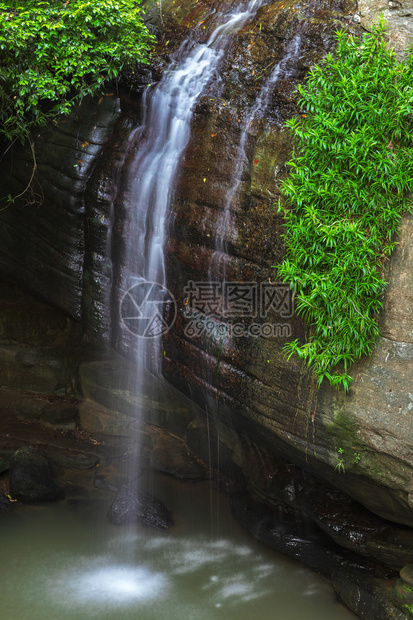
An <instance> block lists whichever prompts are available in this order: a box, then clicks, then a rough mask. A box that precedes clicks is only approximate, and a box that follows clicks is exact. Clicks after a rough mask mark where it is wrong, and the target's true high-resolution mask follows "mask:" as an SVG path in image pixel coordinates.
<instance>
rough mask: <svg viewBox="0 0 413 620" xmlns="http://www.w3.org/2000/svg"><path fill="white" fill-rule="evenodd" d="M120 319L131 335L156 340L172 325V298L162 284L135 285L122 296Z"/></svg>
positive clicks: (174, 303)
mask: <svg viewBox="0 0 413 620" xmlns="http://www.w3.org/2000/svg"><path fill="white" fill-rule="evenodd" d="M120 316H121V319H122V322H123V324H124V325H125V327H126V329H127V330H128V331H130V332H131V333H132V334H133V335H134V336H137V337H138V338H159V336H162V335H163V334H166V332H167V331H169V330H170V329H171V327H172V325H173V324H174V322H175V318H176V302H175V298H174V296H173V295H172V293H171V292H170V291H168V289H167V288H165V287H164V286H162V284H156V282H139V283H138V284H134V286H131V287H130V289H128V290H127V291H126V293H125V294H124V295H123V297H122V299H121V302H120Z"/></svg>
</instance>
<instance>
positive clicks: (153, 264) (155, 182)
mask: <svg viewBox="0 0 413 620" xmlns="http://www.w3.org/2000/svg"><path fill="white" fill-rule="evenodd" d="M261 4H264V0H250V2H249V4H248V5H247V6H242V7H241V8H240V9H239V10H238V11H237V12H232V13H229V14H227V15H224V16H220V17H219V19H220V21H222V19H223V20H224V23H220V24H219V25H218V26H217V27H216V28H215V29H214V31H213V32H212V34H211V36H210V37H209V39H208V41H207V42H206V43H204V44H199V43H196V44H195V45H194V44H191V43H184V45H183V47H182V48H181V49H180V50H179V52H178V54H177V60H176V61H175V62H173V63H172V66H171V68H170V69H169V70H168V71H167V72H166V73H165V75H164V76H163V78H162V80H161V82H160V83H159V84H158V85H157V86H156V87H155V88H154V89H153V90H149V91H147V92H146V93H145V95H144V101H143V104H144V105H143V107H144V109H145V116H144V119H143V123H142V126H141V127H140V128H138V130H137V131H136V137H137V154H136V158H135V160H134V162H133V164H132V165H131V167H130V171H129V178H130V190H129V192H130V194H131V196H134V197H135V204H136V209H135V211H134V213H133V215H132V222H131V231H132V234H131V239H130V246H129V248H128V258H127V268H126V278H125V281H124V284H123V288H124V290H125V291H127V292H126V294H125V297H124V304H123V309H122V310H121V314H122V318H123V323H124V325H125V326H126V327H127V329H128V330H129V331H132V332H133V333H136V331H134V327H136V326H137V325H138V323H141V325H145V321H146V326H147V327H146V329H147V332H146V333H145V334H144V336H145V337H144V338H138V339H137V341H136V345H135V356H136V359H137V360H138V363H139V365H140V367H143V366H144V367H145V368H146V369H148V370H150V371H151V373H153V374H155V375H157V376H159V375H160V368H161V361H162V355H161V353H162V351H161V346H160V344H159V338H156V337H155V336H159V335H161V334H162V331H163V328H164V327H165V325H164V323H163V316H162V315H163V312H164V310H165V306H168V303H169V304H170V302H171V300H170V299H169V298H168V293H167V291H166V289H165V286H166V281H165V264H164V253H163V248H164V240H165V229H166V220H167V213H168V206H169V205H170V200H171V195H172V192H173V190H174V186H175V180H176V176H177V171H178V168H179V163H180V160H181V157H182V155H183V153H184V151H185V148H186V146H187V144H188V142H189V138H190V125H191V118H192V114H193V110H194V106H195V104H196V102H197V100H198V98H199V97H200V95H201V94H202V92H203V91H204V89H205V87H206V86H207V85H208V83H209V82H210V81H211V79H212V78H213V76H214V74H215V73H216V71H217V68H218V66H219V61H220V59H221V58H222V56H223V54H224V51H225V47H226V45H227V44H228V42H229V41H230V38H231V36H234V35H235V34H236V33H237V32H238V31H239V30H240V29H241V28H242V27H243V26H244V25H245V24H246V23H247V21H248V20H249V19H250V18H251V17H252V16H253V15H254V14H255V12H256V11H257V9H258V8H259V6H260V5H261ZM154 309H156V316H155V315H154V314H155V313H154ZM158 310H159V311H158ZM148 323H149V325H148ZM131 328H132V329H131ZM139 335H140V336H141V335H142V334H139ZM151 336H154V337H151ZM123 348H128V346H127V345H126V347H125V346H124V347H123ZM142 370H143V368H142ZM139 372H140V371H139ZM137 380H138V383H139V382H142V378H140V377H138V379H137Z"/></svg>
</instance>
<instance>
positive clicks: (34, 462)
mask: <svg viewBox="0 0 413 620" xmlns="http://www.w3.org/2000/svg"><path fill="white" fill-rule="evenodd" d="M10 494H11V495H12V497H13V498H15V499H18V500H21V501H22V502H45V501H53V500H57V499H62V498H63V496H64V492H63V489H61V488H60V487H59V486H58V485H57V484H56V482H55V481H54V479H53V475H52V472H51V469H50V466H49V461H48V460H47V457H46V456H45V455H44V454H43V452H42V451H41V450H39V449H38V448H36V447H35V446H27V447H24V448H21V449H20V450H17V452H16V453H15V454H14V455H13V458H12V460H11V464H10Z"/></svg>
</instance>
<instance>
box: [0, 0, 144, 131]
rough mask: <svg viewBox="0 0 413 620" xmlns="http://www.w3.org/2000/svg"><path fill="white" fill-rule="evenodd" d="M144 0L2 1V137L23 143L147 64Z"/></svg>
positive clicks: (0, 44)
mask: <svg viewBox="0 0 413 620" xmlns="http://www.w3.org/2000/svg"><path fill="white" fill-rule="evenodd" d="M139 4H140V2H139V0H69V1H68V2H62V1H61V0H47V1H41V0H13V1H11V0H8V1H7V0H4V1H1V0H0V134H3V136H4V137H5V138H6V140H10V141H13V140H15V139H16V138H17V139H18V140H20V141H22V142H23V141H24V140H26V139H27V137H28V136H29V135H30V131H31V130H32V128H33V127H38V126H40V125H44V124H46V123H47V122H48V121H49V120H50V119H51V118H53V117H54V116H56V115H60V114H67V113H68V112H69V111H70V109H71V108H72V106H73V104H74V103H75V102H77V101H79V100H81V99H82V98H83V97H84V96H85V95H89V94H90V95H93V94H96V93H98V92H99V91H100V90H101V89H102V87H103V85H104V83H105V82H106V81H108V80H111V79H114V78H117V77H118V76H119V73H120V71H121V70H122V68H123V67H125V66H128V65H129V66H130V65H134V64H135V63H137V62H142V63H145V62H148V57H149V54H150V49H151V43H152V42H153V37H152V36H151V35H150V34H149V32H148V29H147V27H146V25H145V24H144V22H143V19H142V14H141V9H140V6H139Z"/></svg>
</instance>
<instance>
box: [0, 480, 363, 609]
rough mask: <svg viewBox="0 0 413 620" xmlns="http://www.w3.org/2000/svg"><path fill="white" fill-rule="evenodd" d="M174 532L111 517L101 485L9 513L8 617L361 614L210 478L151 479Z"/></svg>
mask: <svg viewBox="0 0 413 620" xmlns="http://www.w3.org/2000/svg"><path fill="white" fill-rule="evenodd" d="M148 484H149V487H150V489H149V490H151V491H153V490H154V489H153V487H154V486H155V489H156V493H157V495H158V496H159V497H161V499H163V500H164V501H165V502H166V503H167V505H168V506H169V507H170V508H171V509H172V510H173V511H174V518H175V523H176V524H175V526H173V527H172V528H171V529H170V530H168V531H167V532H165V533H159V532H154V531H151V530H148V529H145V528H140V527H128V528H126V529H125V528H120V527H117V526H114V525H111V524H110V523H108V522H107V521H106V518H105V514H106V511H107V509H108V506H109V505H110V501H111V497H110V495H109V494H107V493H104V492H101V491H98V490H96V491H92V492H90V493H88V494H84V495H82V493H80V494H79V496H76V492H73V493H72V495H71V496H69V498H68V499H67V500H65V501H64V502H61V503H59V504H49V505H47V506H33V507H24V508H23V509H19V510H17V511H15V512H14V513H13V514H7V515H3V516H2V517H1V527H0V542H1V549H2V562H1V568H0V582H1V585H2V588H1V591H2V596H1V618H2V619H3V620H26V619H27V620H29V619H30V620H45V618H47V619H58V620H75V619H79V620H80V619H81V620H84V619H87V618H99V619H109V618H110V619H116V620H129V619H132V618H133V619H139V620H149V619H150V620H163V619H165V620H183V619H185V620H187V619H190V620H215V619H218V618H225V620H232V619H234V620H235V619H236V620H254V619H255V618H259V619H260V620H267V619H268V620H270V619H271V620H274V619H277V620H303V619H305V620H351V619H353V620H354V619H355V616H354V615H353V614H352V613H351V612H350V611H348V610H347V609H346V608H345V607H343V606H342V605H340V604H339V603H338V602H337V601H336V599H335V595H334V592H333V590H332V588H331V587H330V586H329V584H328V583H327V582H326V581H324V580H323V579H321V578H319V577H318V576H317V575H315V574H314V573H312V572H311V571H310V570H308V569H307V568H305V567H303V566H302V565H301V564H299V563H296V562H293V561H292V560H289V559H287V558H285V557H284V556H281V555H279V554H277V553H275V552H273V551H271V550H269V549H267V548H266V547H264V546H263V545H262V544H260V543H258V542H256V541H255V540H254V539H253V538H252V537H251V536H250V535H249V534H248V533H246V532H244V531H243V530H242V529H241V528H240V527H239V526H238V525H237V524H236V523H234V521H233V519H232V518H231V516H230V514H229V510H228V506H227V501H226V498H225V497H222V496H221V495H218V494H217V493H216V492H215V491H213V490H210V486H209V483H198V484H183V483H178V482H177V481H175V480H173V479H171V478H168V477H166V476H156V477H154V478H153V477H151V480H150V481H146V485H148Z"/></svg>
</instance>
